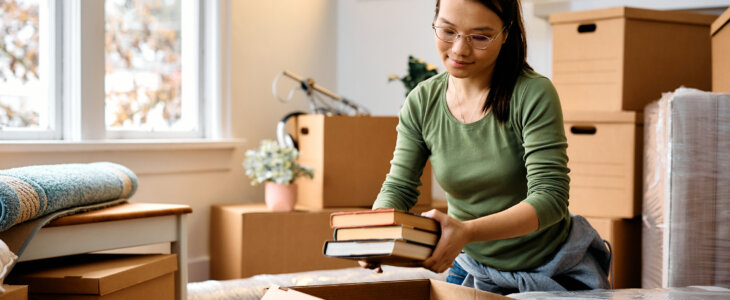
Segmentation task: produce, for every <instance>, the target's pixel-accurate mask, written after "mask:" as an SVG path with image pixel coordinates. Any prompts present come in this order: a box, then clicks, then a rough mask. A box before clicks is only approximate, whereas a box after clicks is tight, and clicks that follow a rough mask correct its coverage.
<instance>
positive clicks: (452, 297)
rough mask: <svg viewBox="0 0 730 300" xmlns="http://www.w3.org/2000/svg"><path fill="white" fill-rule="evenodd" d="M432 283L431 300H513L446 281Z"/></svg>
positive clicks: (433, 281) (432, 281)
mask: <svg viewBox="0 0 730 300" xmlns="http://www.w3.org/2000/svg"><path fill="white" fill-rule="evenodd" d="M429 281H430V282H431V298H430V299H431V300H456V299H459V300H469V299H474V300H502V299H513V298H510V297H506V296H502V295H497V294H493V293H489V292H485V291H480V290H477V289H474V288H470V287H464V286H460V285H455V284H453V283H447V282H444V281H438V280H433V279H429Z"/></svg>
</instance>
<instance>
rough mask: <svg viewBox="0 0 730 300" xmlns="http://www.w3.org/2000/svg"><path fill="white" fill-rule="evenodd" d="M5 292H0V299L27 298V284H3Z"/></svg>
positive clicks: (19, 299)
mask: <svg viewBox="0 0 730 300" xmlns="http://www.w3.org/2000/svg"><path fill="white" fill-rule="evenodd" d="M3 289H5V292H2V293H0V299H2V300H21V299H22V300H27V299H28V286H27V285H7V284H3Z"/></svg>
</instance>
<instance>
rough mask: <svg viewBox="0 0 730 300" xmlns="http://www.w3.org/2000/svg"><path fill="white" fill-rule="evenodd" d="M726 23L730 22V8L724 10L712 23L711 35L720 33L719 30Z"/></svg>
mask: <svg viewBox="0 0 730 300" xmlns="http://www.w3.org/2000/svg"><path fill="white" fill-rule="evenodd" d="M728 21H730V8H728V9H726V10H725V12H723V13H722V14H721V15H720V16H719V17H717V19H715V21H714V22H712V25H710V33H711V35H715V34H716V33H717V32H718V31H720V29H722V28H723V26H725V24H727V23H728Z"/></svg>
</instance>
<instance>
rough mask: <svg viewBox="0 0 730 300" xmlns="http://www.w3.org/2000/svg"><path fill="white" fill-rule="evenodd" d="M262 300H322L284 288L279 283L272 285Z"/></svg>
mask: <svg viewBox="0 0 730 300" xmlns="http://www.w3.org/2000/svg"><path fill="white" fill-rule="evenodd" d="M261 300H322V298H317V297H314V296H310V295H307V294H305V293H302V292H298V291H295V290H293V289H288V288H283V287H280V286H278V285H275V284H273V285H271V286H270V287H269V288H268V289H267V291H266V293H265V294H264V297H262V298H261Z"/></svg>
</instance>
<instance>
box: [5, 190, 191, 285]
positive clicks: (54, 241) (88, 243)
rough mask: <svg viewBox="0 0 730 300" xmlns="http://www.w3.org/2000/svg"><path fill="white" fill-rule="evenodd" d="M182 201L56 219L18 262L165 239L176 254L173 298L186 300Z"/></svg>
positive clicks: (184, 208)
mask: <svg viewBox="0 0 730 300" xmlns="http://www.w3.org/2000/svg"><path fill="white" fill-rule="evenodd" d="M192 212H193V210H192V208H190V206H187V205H177V204H154V203H124V204H120V205H117V206H112V207H108V208H103V209H99V210H94V211H90V212H85V213H80V214H75V215H71V216H66V217H62V218H58V219H56V220H54V221H52V222H50V223H48V224H46V226H44V227H43V228H41V229H40V230H38V232H37V233H36V234H35V236H34V237H33V239H31V241H30V243H29V244H28V245H27V246H26V248H25V251H24V252H23V254H22V256H21V257H20V259H19V261H28V260H36V259H43V258H50V257H58V256H66V255H73V254H80V253H88V252H95V251H103V250H112V249H119V248H128V247H135V246H143V245H151V244H159V243H170V244H171V245H170V251H171V253H175V254H177V257H178V271H177V272H176V273H175V289H176V293H175V298H176V299H187V282H188V268H187V265H188V264H187V228H186V223H185V222H186V214H189V213H192Z"/></svg>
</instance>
